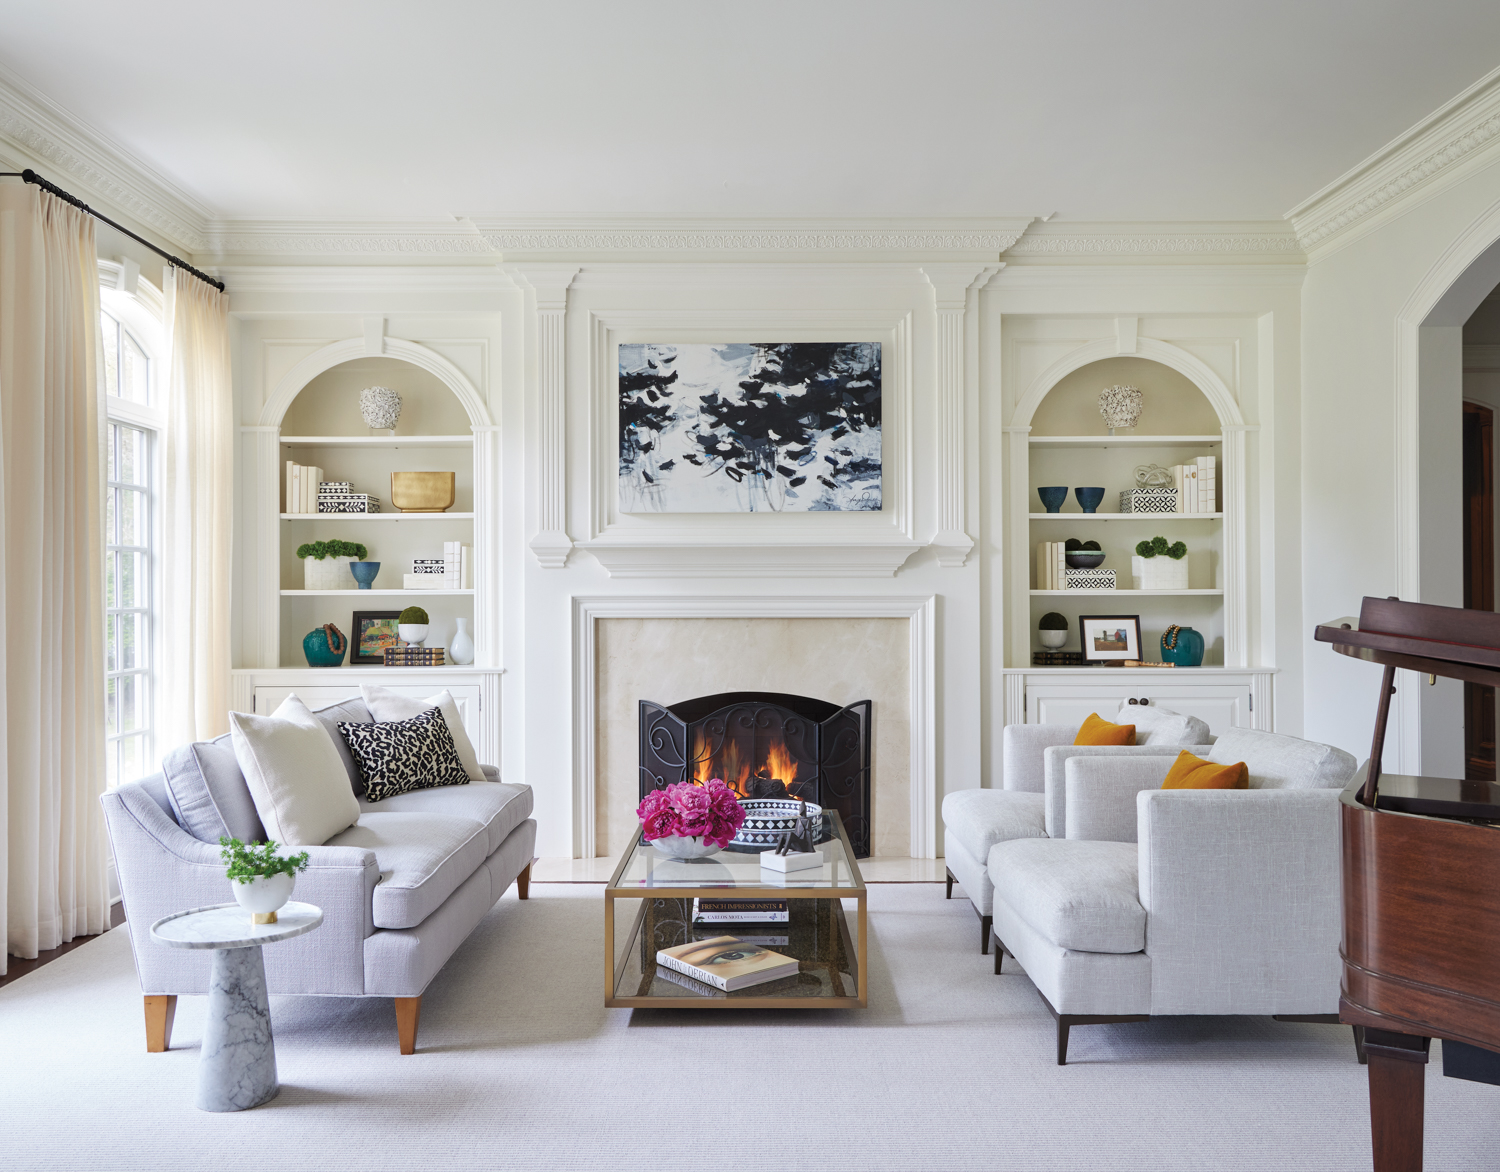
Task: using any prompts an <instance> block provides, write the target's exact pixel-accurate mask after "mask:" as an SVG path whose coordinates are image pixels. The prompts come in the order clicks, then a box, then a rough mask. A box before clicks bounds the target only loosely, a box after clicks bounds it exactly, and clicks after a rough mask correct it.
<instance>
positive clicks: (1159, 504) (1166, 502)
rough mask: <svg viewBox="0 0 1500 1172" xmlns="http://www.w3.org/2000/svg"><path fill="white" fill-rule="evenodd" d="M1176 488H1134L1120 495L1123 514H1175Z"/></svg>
mask: <svg viewBox="0 0 1500 1172" xmlns="http://www.w3.org/2000/svg"><path fill="white" fill-rule="evenodd" d="M1176 511H1177V490H1176V489H1175V488H1132V489H1128V490H1126V491H1125V492H1122V493H1121V494H1120V512H1122V513H1175V512H1176Z"/></svg>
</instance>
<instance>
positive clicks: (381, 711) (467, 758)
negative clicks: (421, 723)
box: [359, 684, 488, 781]
mask: <svg viewBox="0 0 1500 1172" xmlns="http://www.w3.org/2000/svg"><path fill="white" fill-rule="evenodd" d="M359 690H360V694H361V695H363V696H364V698H365V707H366V708H368V709H369V710H370V715H371V716H373V717H374V718H375V719H376V720H378V721H379V722H380V723H382V724H384V723H385V722H386V721H388V720H410V719H411V718H412V717H414V716H421V715H422V713H424V712H426V711H427V710H428V709H429V708H441V709H442V710H443V720H444V721H445V722H447V725H448V731H449V733H451V734H452V736H453V748H454V749H455V750H456V751H457V752H458V759H459V760H460V761H462V762H463V763H464V772H465V773H467V774H468V775H469V780H470V781H487V780H488V779H487V778H486V777H485V776H484V770H482V769H480V768H479V754H478V753H476V752H474V746H473V744H471V743H470V741H469V734H468V733H466V732H465V731H464V722H463V721H462V720H461V719H459V715H458V704H457V703H456V702H455V701H454V699H453V693H452V692H449V691H448V690H447V689H446V688H445V689H444V690H443V691H441V692H439V693H438V694H437V695H436V696H428V697H427V699H425V700H417V699H415V698H413V697H411V696H403V695H402V694H401V693H400V692H394V691H392V690H391V689H390V688H382V687H380V686H379V685H378V684H361V685H360V686H359Z"/></svg>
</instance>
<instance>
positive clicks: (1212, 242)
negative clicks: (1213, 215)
mask: <svg viewBox="0 0 1500 1172" xmlns="http://www.w3.org/2000/svg"><path fill="white" fill-rule="evenodd" d="M1301 252H1302V248H1301V246H1300V245H1299V244H1298V243H1297V238H1296V236H1294V235H1293V234H1292V233H1291V232H1289V231H1287V229H1286V228H1285V227H1283V226H1282V225H1281V224H1277V223H1251V224H1233V225H1221V224H1191V223H1188V224H1180V225H1179V224H1139V225H1136V224H1069V223H1066V222H1065V223H1061V224H1056V225H1045V224H1037V225H1034V226H1033V228H1032V229H1031V230H1030V231H1029V232H1027V233H1026V235H1024V236H1022V237H1021V238H1020V240H1018V241H1017V242H1016V243H1015V245H1014V246H1013V247H1012V248H1011V249H1010V251H1009V253H1007V259H1011V258H1015V257H1028V256H1037V257H1049V258H1055V257H1086V258H1090V259H1093V258H1097V257H1107V256H1128V257H1142V256H1157V257H1173V258H1190V259H1196V258H1200V257H1214V258H1222V257H1232V256H1243V255H1250V256H1275V257H1282V258H1284V257H1286V256H1288V255H1299V256H1300V254H1301Z"/></svg>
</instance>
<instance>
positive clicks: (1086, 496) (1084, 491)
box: [1073, 488, 1104, 513]
mask: <svg viewBox="0 0 1500 1172" xmlns="http://www.w3.org/2000/svg"><path fill="white" fill-rule="evenodd" d="M1073 495H1074V496H1076V497H1077V498H1078V505H1079V507H1080V508H1081V509H1083V511H1084V512H1085V513H1094V512H1097V511H1098V509H1099V502H1100V501H1102V500H1103V499H1104V490H1103V489H1102V488H1075V489H1074V490H1073Z"/></svg>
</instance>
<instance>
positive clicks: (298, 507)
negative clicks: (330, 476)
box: [286, 460, 323, 513]
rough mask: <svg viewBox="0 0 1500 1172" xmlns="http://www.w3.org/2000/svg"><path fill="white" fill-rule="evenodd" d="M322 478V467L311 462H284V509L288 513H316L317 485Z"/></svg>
mask: <svg viewBox="0 0 1500 1172" xmlns="http://www.w3.org/2000/svg"><path fill="white" fill-rule="evenodd" d="M322 480H323V469H321V468H315V467H313V466H312V465H311V464H298V463H296V462H295V461H292V460H288V461H287V462H286V511H287V512H288V513H316V512H317V511H318V485H319V484H320V483H321V482H322Z"/></svg>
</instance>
